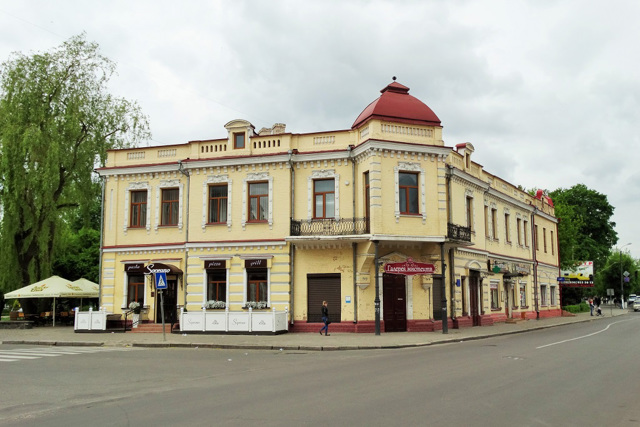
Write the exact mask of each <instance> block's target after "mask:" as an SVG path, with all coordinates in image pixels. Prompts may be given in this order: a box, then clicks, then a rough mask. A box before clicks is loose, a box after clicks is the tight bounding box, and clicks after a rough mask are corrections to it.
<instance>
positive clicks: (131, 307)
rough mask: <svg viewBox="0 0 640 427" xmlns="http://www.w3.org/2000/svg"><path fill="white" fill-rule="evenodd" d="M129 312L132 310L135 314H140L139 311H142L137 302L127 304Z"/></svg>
mask: <svg viewBox="0 0 640 427" xmlns="http://www.w3.org/2000/svg"><path fill="white" fill-rule="evenodd" d="M129 310H133V312H134V313H135V314H140V310H142V307H141V306H140V303H139V302H138V301H131V302H130V303H129Z"/></svg>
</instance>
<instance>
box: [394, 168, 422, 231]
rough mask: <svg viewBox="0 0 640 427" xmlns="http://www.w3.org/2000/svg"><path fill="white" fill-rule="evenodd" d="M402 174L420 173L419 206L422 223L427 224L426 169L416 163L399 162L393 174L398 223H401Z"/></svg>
mask: <svg viewBox="0 0 640 427" xmlns="http://www.w3.org/2000/svg"><path fill="white" fill-rule="evenodd" d="M400 172H418V186H419V190H420V193H419V195H418V197H419V198H420V200H419V202H420V204H419V206H420V212H419V214H420V215H422V223H423V224H426V222H427V200H426V196H427V192H426V187H425V172H424V168H422V165H421V164H420V163H415V162H398V166H396V167H394V168H393V173H394V177H395V193H396V201H395V203H396V205H395V217H396V222H400Z"/></svg>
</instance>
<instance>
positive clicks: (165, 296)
mask: <svg viewBox="0 0 640 427" xmlns="http://www.w3.org/2000/svg"><path fill="white" fill-rule="evenodd" d="M159 292H160V290H158V293H157V297H156V323H162V309H161V301H164V323H165V324H173V323H176V322H177V318H178V316H177V308H176V306H177V304H178V280H177V279H169V278H167V289H163V290H162V298H160V294H159Z"/></svg>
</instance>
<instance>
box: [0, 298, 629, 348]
mask: <svg viewBox="0 0 640 427" xmlns="http://www.w3.org/2000/svg"><path fill="white" fill-rule="evenodd" d="M603 314H604V316H603V317H598V316H593V317H592V316H590V315H589V313H580V314H577V315H576V316H575V317H569V316H567V317H554V318H547V319H539V320H520V321H517V322H515V323H497V324H495V325H493V326H482V327H473V328H462V329H449V333H448V334H443V333H442V331H439V332H392V333H384V332H382V333H381V334H380V335H375V334H356V333H336V334H332V333H331V327H329V332H330V335H329V336H327V337H325V336H320V335H318V334H315V333H313V334H312V333H286V334H281V335H219V334H215V335H214V334H206V335H205V334H180V333H172V334H169V333H167V334H164V336H163V334H162V333H133V332H126V333H123V332H106V333H105V332H102V333H76V332H74V330H73V327H70V326H56V327H51V326H41V327H35V328H33V329H0V342H1V343H2V344H35V345H59V346H63V345H64V346H66V345H78V346H79V345H81V346H121V347H126V346H138V347H198V348H240V349H253V350H280V349H282V350H315V351H323V350H324V351H328V350H362V349H382V348H403V347H419V346H427V345H434V344H442V343H448V342H458V341H465V340H475V339H482V338H488V337H494V336H499V335H507V334H515V333H522V332H527V331H531V330H536V329H543V328H552V327H558V326H562V325H566V324H570V323H577V322H590V321H603V320H606V319H608V318H609V317H611V316H614V317H616V316H623V315H628V316H633V315H634V313H633V311H631V312H630V311H628V310H627V309H625V310H621V309H619V308H610V307H605V308H604V309H603ZM635 315H640V314H635Z"/></svg>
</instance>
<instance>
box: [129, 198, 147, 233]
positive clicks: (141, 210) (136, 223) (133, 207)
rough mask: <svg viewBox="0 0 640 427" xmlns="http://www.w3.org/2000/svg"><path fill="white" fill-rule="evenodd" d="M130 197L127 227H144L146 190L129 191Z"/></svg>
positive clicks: (145, 220)
mask: <svg viewBox="0 0 640 427" xmlns="http://www.w3.org/2000/svg"><path fill="white" fill-rule="evenodd" d="M130 197H131V204H130V206H129V212H130V217H129V218H130V220H129V227H131V228H144V227H146V225H147V190H136V191H131V192H130Z"/></svg>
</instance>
